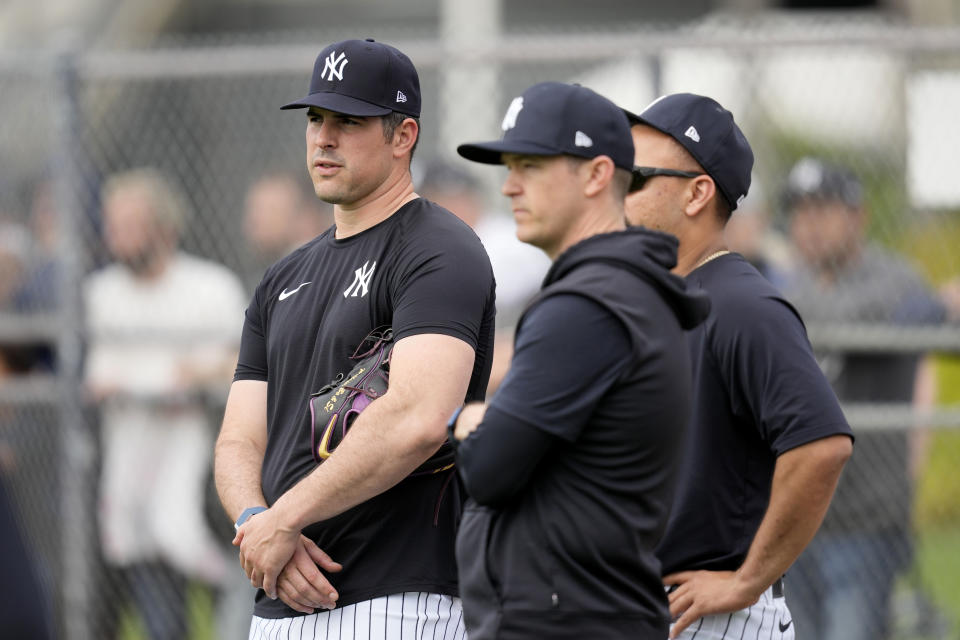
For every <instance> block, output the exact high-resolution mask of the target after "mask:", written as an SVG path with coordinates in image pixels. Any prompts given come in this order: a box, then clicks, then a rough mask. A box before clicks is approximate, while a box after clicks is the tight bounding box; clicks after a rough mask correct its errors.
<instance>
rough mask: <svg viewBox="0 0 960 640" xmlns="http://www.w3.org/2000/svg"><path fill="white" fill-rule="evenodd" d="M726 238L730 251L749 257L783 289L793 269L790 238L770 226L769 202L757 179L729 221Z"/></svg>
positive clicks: (769, 279) (725, 232)
mask: <svg viewBox="0 0 960 640" xmlns="http://www.w3.org/2000/svg"><path fill="white" fill-rule="evenodd" d="M724 237H725V239H726V241H727V247H728V248H729V249H730V250H731V251H736V252H737V253H739V254H740V255H742V256H743V257H744V258H746V259H747V261H748V262H749V263H750V264H752V265H753V266H754V267H755V268H756V270H757V271H759V272H760V273H761V274H762V275H763V277H764V278H766V279H767V280H768V281H769V282H770V283H771V284H772V285H773V286H775V287H777V288H778V289H782V288H783V285H784V283H785V282H786V276H787V273H788V272H789V271H790V246H789V240H788V239H787V238H785V237H784V236H783V234H782V233H780V232H779V231H778V230H776V229H774V228H773V227H772V226H771V225H770V203H769V201H768V200H767V198H766V194H765V193H764V190H763V189H762V188H761V186H760V184H759V183H758V181H757V180H756V178H754V179H753V180H752V181H751V182H750V193H749V194H747V197H746V198H745V199H744V200H743V202H741V203H740V205H739V206H738V207H737V210H736V211H735V212H734V213H733V215H732V216H731V217H730V220H729V221H728V222H727V226H726V227H725V228H724Z"/></svg>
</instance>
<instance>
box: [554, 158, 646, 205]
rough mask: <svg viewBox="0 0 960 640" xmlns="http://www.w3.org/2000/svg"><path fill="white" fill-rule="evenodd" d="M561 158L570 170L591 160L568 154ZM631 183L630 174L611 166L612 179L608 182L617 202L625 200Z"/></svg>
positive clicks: (631, 175)
mask: <svg viewBox="0 0 960 640" xmlns="http://www.w3.org/2000/svg"><path fill="white" fill-rule="evenodd" d="M563 157H564V158H566V159H567V164H568V165H569V166H570V168H571V169H572V170H576V169H577V168H578V167H579V166H580V165H582V164H583V163H585V162H589V161H590V160H592V158H581V157H579V156H572V155H570V154H563ZM632 182H633V174H632V173H631V172H629V171H627V170H626V169H621V168H620V167H618V166H616V165H614V166H613V178H612V179H611V180H610V188H611V189H613V195H614V196H616V197H617V199H618V200H624V199H626V197H627V194H628V193H629V192H630V184H631V183H632Z"/></svg>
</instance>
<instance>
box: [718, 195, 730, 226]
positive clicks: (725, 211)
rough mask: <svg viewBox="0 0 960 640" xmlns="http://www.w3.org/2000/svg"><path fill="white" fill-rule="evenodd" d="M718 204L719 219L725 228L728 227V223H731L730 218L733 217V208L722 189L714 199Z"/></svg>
mask: <svg viewBox="0 0 960 640" xmlns="http://www.w3.org/2000/svg"><path fill="white" fill-rule="evenodd" d="M713 201H714V202H716V203H717V218H719V219H720V223H721V224H722V225H723V226H727V223H728V222H730V216H732V215H733V207H731V206H730V203H729V202H727V199H726V198H725V197H724V195H723V194H722V193H720V189H717V197H715V198H714V199H713Z"/></svg>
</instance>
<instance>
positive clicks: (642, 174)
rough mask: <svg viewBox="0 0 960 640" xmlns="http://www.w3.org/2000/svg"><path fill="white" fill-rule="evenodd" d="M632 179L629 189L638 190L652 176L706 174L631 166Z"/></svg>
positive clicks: (689, 176)
mask: <svg viewBox="0 0 960 640" xmlns="http://www.w3.org/2000/svg"><path fill="white" fill-rule="evenodd" d="M631 173H632V174H633V180H631V181H630V191H631V192H633V191H640V189H643V187H644V186H645V185H646V184H647V180H649V179H650V178H653V177H654V176H672V177H674V178H697V177H699V176H705V175H707V174H705V173H702V172H699V173H698V172H696V171H680V170H679V169H660V168H658V167H637V166H634V167H633V171H632V172H631Z"/></svg>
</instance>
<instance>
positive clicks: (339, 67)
mask: <svg viewBox="0 0 960 640" xmlns="http://www.w3.org/2000/svg"><path fill="white" fill-rule="evenodd" d="M348 62H350V61H349V60H347V54H345V53H344V52H342V51H341V52H340V55H339V56H337V52H336V51H331V52H330V55H328V56H327V59H326V61H325V62H324V64H323V71H321V72H320V77H321V78H322V79H324V80H329V81H330V82H333V78H334V77H336V78H337V80H343V68H344V67H345V66H347V63H348ZM327 71H329V72H330V77H329V78H328V77H326V76H327Z"/></svg>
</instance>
